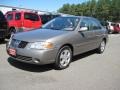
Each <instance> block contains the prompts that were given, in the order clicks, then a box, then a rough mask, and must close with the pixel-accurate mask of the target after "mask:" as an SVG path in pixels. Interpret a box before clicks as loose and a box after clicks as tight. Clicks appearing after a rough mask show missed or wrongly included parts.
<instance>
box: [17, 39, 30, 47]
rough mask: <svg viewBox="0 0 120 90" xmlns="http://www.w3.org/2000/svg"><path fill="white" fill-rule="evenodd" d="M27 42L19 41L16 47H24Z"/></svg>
mask: <svg viewBox="0 0 120 90" xmlns="http://www.w3.org/2000/svg"><path fill="white" fill-rule="evenodd" d="M27 44H28V42H25V41H21V42H20V44H19V45H18V48H25V47H26V45H27Z"/></svg>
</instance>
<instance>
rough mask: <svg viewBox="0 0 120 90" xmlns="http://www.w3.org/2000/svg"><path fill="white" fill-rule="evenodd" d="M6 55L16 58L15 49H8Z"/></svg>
mask: <svg viewBox="0 0 120 90" xmlns="http://www.w3.org/2000/svg"><path fill="white" fill-rule="evenodd" d="M8 53H9V54H10V55H12V56H16V49H13V48H10V49H8Z"/></svg>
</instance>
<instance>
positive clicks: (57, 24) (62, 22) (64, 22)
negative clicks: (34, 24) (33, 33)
mask: <svg viewBox="0 0 120 90" xmlns="http://www.w3.org/2000/svg"><path fill="white" fill-rule="evenodd" d="M78 22H79V18H77V17H57V18H55V19H53V20H51V21H50V22H48V23H47V24H45V25H43V27H42V28H43V29H52V30H74V29H75V28H76V26H77V25H78Z"/></svg>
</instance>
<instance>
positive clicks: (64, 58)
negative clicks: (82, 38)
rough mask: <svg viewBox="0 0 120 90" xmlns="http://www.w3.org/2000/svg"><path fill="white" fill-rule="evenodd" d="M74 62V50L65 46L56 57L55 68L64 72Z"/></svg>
mask: <svg viewBox="0 0 120 90" xmlns="http://www.w3.org/2000/svg"><path fill="white" fill-rule="evenodd" d="M71 60H72V50H71V48H70V47H69V46H64V47H62V48H61V49H60V50H59V51H58V55H57V57H56V62H55V68H56V69H58V70H62V69H65V68H67V67H68V66H69V65H70V63H71Z"/></svg>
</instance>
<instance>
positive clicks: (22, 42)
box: [11, 39, 28, 48]
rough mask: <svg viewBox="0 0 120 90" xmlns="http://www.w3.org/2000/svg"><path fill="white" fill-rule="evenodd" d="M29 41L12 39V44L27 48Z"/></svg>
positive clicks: (16, 46)
mask: <svg viewBox="0 0 120 90" xmlns="http://www.w3.org/2000/svg"><path fill="white" fill-rule="evenodd" d="M27 44H28V42H26V41H20V40H16V39H12V42H11V46H12V47H15V48H25V47H26V45H27Z"/></svg>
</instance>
